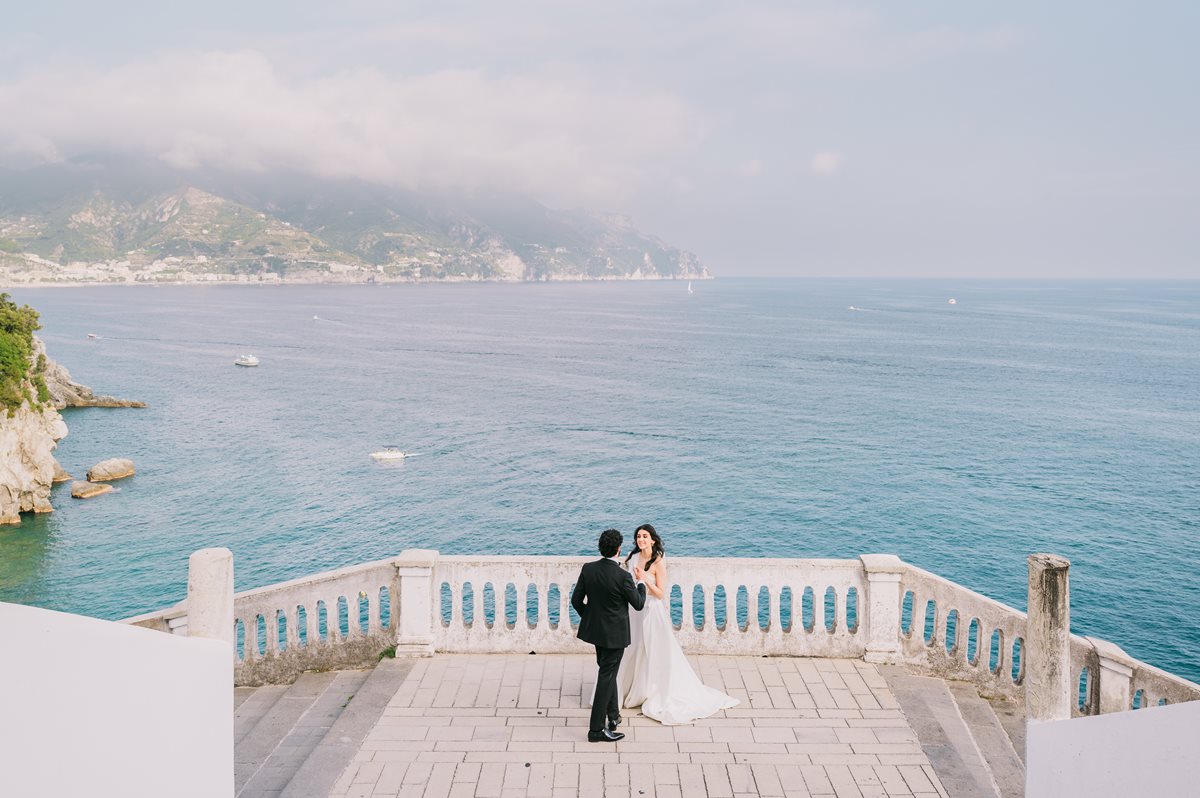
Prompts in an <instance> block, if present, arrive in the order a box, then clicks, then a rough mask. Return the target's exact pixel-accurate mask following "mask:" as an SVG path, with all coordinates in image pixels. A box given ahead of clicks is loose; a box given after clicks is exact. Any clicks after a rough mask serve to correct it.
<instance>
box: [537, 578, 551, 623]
mask: <svg viewBox="0 0 1200 798" xmlns="http://www.w3.org/2000/svg"><path fill="white" fill-rule="evenodd" d="M537 597H538V598H537V601H538V620H537V628H538V631H539V632H543V633H544V632H549V631H550V579H549V577H548V576H546V577H543V578H542V579H541V580H540V582H539V583H538V586H537Z"/></svg>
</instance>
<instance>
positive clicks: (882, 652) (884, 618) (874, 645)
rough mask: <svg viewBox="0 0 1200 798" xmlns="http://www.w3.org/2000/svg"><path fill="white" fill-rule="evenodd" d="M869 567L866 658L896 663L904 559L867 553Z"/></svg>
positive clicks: (864, 561) (862, 558)
mask: <svg viewBox="0 0 1200 798" xmlns="http://www.w3.org/2000/svg"><path fill="white" fill-rule="evenodd" d="M858 559H859V560H861V561H862V564H863V568H865V569H866V571H867V596H866V602H864V603H865V604H866V612H865V613H864V616H865V617H864V618H862V619H861V620H862V621H865V623H866V636H867V650H866V652H865V653H864V654H863V659H864V660H866V661H867V662H874V663H876V664H895V663H897V662H899V661H900V659H901V656H902V654H901V650H900V574H901V573H902V572H903V570H904V562H903V561H902V560H901V559H900V558H899V557H897V556H896V555H894V554H863V555H861V556H860V557H859V558H858Z"/></svg>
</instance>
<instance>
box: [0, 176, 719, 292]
mask: <svg viewBox="0 0 1200 798" xmlns="http://www.w3.org/2000/svg"><path fill="white" fill-rule="evenodd" d="M710 277H711V275H710V273H709V271H708V269H707V268H705V267H704V266H703V265H702V264H701V263H700V260H699V259H698V258H697V257H696V256H695V255H694V254H692V253H690V252H687V251H685V250H682V249H679V248H676V247H673V246H670V245H668V244H666V243H664V242H663V241H661V240H660V239H658V238H656V237H654V236H651V235H648V234H645V233H642V232H640V231H638V230H637V229H636V228H634V226H633V224H632V222H631V221H630V220H629V219H627V218H625V217H622V216H616V215H611V214H598V213H592V212H589V211H583V210H573V211H562V210H554V209H551V208H548V207H546V206H544V205H541V204H540V203H538V202H536V201H534V200H531V199H529V198H527V197H518V196H511V195H509V196H500V195H496V194H489V195H482V194H478V193H476V194H469V195H468V194H454V195H450V194H433V193H420V192H414V191H407V190H401V189H395V188H389V187H384V186H378V185H372V184H368V183H364V182H361V181H330V180H321V179H317V178H308V177H298V176H283V177H281V176H278V175H274V176H270V177H268V176H254V175H250V176H247V175H229V174H211V173H201V172H190V171H180V170H172V169H167V168H165V167H162V166H159V165H154V166H147V165H145V164H130V163H111V162H103V163H93V162H71V163H65V164H53V165H47V166H41V167H37V168H34V169H26V170H0V284H3V285H7V286H18V285H55V284H58V285H64V284H65V285H75V284H135V283H256V284H281V283H309V284H311V283H412V282H475V281H495V282H548V281H563V280H569V281H579V280H704V279H709V278H710Z"/></svg>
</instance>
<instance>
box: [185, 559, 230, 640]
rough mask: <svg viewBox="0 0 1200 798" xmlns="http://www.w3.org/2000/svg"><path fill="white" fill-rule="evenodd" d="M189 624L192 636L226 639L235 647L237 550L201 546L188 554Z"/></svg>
mask: <svg viewBox="0 0 1200 798" xmlns="http://www.w3.org/2000/svg"><path fill="white" fill-rule="evenodd" d="M187 627H188V632H187V633H188V636H189V637H207V638H209V639H210V640H224V641H225V642H226V643H228V644H229V648H230V650H231V651H232V650H233V648H234V646H235V645H236V642H235V640H234V628H233V553H232V552H231V551H230V550H229V549H200V551H197V552H194V553H193V554H192V556H191V557H188V587H187Z"/></svg>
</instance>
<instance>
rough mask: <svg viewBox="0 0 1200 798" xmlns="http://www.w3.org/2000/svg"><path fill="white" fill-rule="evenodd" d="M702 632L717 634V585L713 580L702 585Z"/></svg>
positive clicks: (706, 634)
mask: <svg viewBox="0 0 1200 798" xmlns="http://www.w3.org/2000/svg"><path fill="white" fill-rule="evenodd" d="M704 634H705V636H712V635H715V634H717V585H716V584H714V583H713V582H709V583H708V584H707V585H705V587H704Z"/></svg>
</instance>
